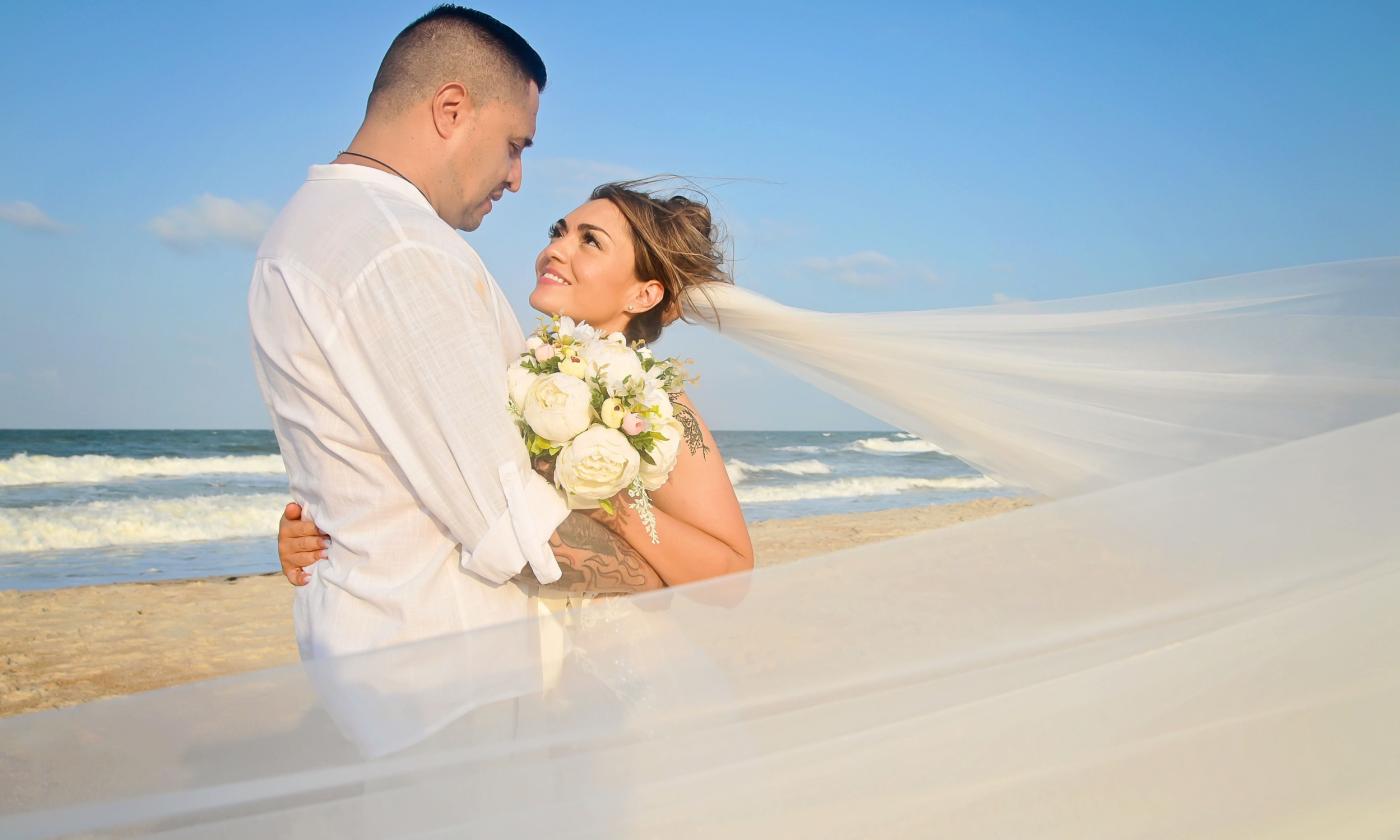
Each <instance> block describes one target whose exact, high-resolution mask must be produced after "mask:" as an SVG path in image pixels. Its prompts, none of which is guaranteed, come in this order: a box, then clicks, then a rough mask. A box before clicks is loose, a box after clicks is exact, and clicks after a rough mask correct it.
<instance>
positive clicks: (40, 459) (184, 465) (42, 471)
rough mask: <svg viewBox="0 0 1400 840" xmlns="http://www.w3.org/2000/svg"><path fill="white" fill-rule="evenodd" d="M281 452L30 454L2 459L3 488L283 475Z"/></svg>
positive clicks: (0, 469)
mask: <svg viewBox="0 0 1400 840" xmlns="http://www.w3.org/2000/svg"><path fill="white" fill-rule="evenodd" d="M285 471H286V470H285V467H284V466H283V464H282V456H280V455H225V456H223V457H218V458H118V457H114V456H112V455H70V456H68V457H57V456H53V455H29V454H27V453H24V452H21V453H19V454H18V455H13V456H11V457H9V458H6V459H5V460H3V461H0V487H17V486H20V485H24V484H100V483H102V482H105V481H117V480H120V479H124V478H156V477H160V476H169V477H174V476H185V475H229V474H239V475H280V474H282V473H284V472H285Z"/></svg>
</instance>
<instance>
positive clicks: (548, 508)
mask: <svg viewBox="0 0 1400 840" xmlns="http://www.w3.org/2000/svg"><path fill="white" fill-rule="evenodd" d="M500 475H501V489H502V490H503V491H504V492H505V497H506V510H505V512H504V513H502V514H501V515H500V517H498V518H497V519H496V521H495V522H493V523H491V526H490V527H489V528H488V529H487V531H486V536H484V537H482V539H481V541H480V542H478V543H477V545H476V548H475V549H474V550H471V551H468V550H467V547H466V546H462V568H463V569H465V570H467V571H468V572H471V573H472V574H474V575H477V576H479V577H481V578H484V579H486V580H489V581H491V582H492V583H505V582H506V581H508V580H510V579H511V578H513V577H515V576H516V575H518V574H520V571H521V570H522V569H524V568H525V566H526V564H529V566H530V569H531V570H532V571H533V572H534V573H535V578H536V579H537V580H538V581H539V582H540V583H553V582H554V581H556V580H558V579H559V578H560V576H561V575H562V574H563V573H562V572H561V571H560V569H559V562H558V561H557V560H555V559H554V552H553V550H551V549H550V547H549V538H550V536H551V535H552V534H553V533H554V530H555V529H556V528H558V527H559V523H560V522H563V521H564V517H566V516H568V515H569V508H568V506H567V505H565V504H564V500H563V499H562V498H561V497H560V495H559V492H558V491H557V490H555V489H554V488H553V487H552V486H550V484H549V482H547V481H545V480H544V478H543V477H542V476H541V475H540V474H539V473H537V472H535V471H534V470H530V469H524V470H522V469H521V467H519V466H518V465H517V464H515V463H513V462H511V463H505V464H502V465H501V468H500Z"/></svg>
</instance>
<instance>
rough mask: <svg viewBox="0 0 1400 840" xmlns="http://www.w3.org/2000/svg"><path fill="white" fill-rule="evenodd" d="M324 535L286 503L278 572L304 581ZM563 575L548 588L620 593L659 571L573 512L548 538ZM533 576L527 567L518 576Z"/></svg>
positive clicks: (656, 581) (653, 585)
mask: <svg viewBox="0 0 1400 840" xmlns="http://www.w3.org/2000/svg"><path fill="white" fill-rule="evenodd" d="M329 544H330V538H329V537H328V536H327V535H326V534H325V533H324V532H322V531H321V530H320V529H318V528H317V527H316V523H315V522H314V521H312V519H311V517H309V516H302V512H301V508H300V506H298V505H296V503H292V504H289V505H288V506H287V508H286V510H285V511H283V513H282V521H281V522H280V523H279V524H278V527H277V554H278V559H279V560H281V562H282V573H283V574H285V575H286V576H287V580H289V581H291V583H292V584H293V585H294V586H303V585H305V584H306V582H307V581H308V580H309V577H308V576H307V572H306V568H305V567H306V566H309V565H311V564H312V563H315V562H316V561H317V560H320V559H321V558H323V557H325V556H326V553H325V548H326V547H327V546H329ZM549 545H550V548H552V549H553V550H554V557H555V559H556V560H558V561H559V568H560V570H561V571H562V572H563V573H564V575H563V577H562V578H560V579H559V580H558V581H556V582H554V583H551V584H549V586H550V588H551V589H557V590H565V591H569V592H591V593H598V594H603V593H609V594H614V593H621V592H643V591H645V590H648V589H660V588H661V587H662V586H664V585H665V584H664V583H662V580H661V577H660V575H658V574H657V573H656V570H655V569H653V568H652V567H651V564H649V563H648V562H647V561H646V559H645V558H644V557H643V556H642V555H641V554H640V553H638V551H637V550H636V549H634V548H633V547H632V546H631V545H629V544H628V542H627V540H626V539H625V538H624V537H622V536H620V535H618V534H616V533H614V532H612V531H610V530H608V529H607V528H606V527H604V526H603V525H602V524H601V523H599V522H597V521H595V520H593V519H591V518H589V517H588V516H587V515H586V514H583V513H579V512H578V511H574V512H573V513H570V514H569V516H568V517H567V518H565V520H564V521H563V522H561V523H559V528H558V529H557V530H555V532H554V536H552V537H550V540H549ZM520 576H521V577H522V578H524V579H526V580H531V581H533V580H534V575H533V573H532V572H531V571H530V567H529V566H526V567H525V570H524V571H523V572H522V573H521V575H520Z"/></svg>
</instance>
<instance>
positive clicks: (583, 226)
mask: <svg viewBox="0 0 1400 840" xmlns="http://www.w3.org/2000/svg"><path fill="white" fill-rule="evenodd" d="M578 229H579V230H596V231H598V232H599V233H601V234H603V235H604V236H606V237H607V238H609V239H612V234H611V233H608V232H607V231H606V230H605V229H603V228H600V227H598V226H597V225H590V224H588V223H587V222H584V223H583V224H580V225H579V226H578Z"/></svg>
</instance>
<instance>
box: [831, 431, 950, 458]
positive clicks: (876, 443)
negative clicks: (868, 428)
mask: <svg viewBox="0 0 1400 840" xmlns="http://www.w3.org/2000/svg"><path fill="white" fill-rule="evenodd" d="M846 448H847V449H854V450H857V451H860V452H885V453H895V454H899V455H910V454H915V453H921V452H937V453H939V454H942V455H947V454H948V453H947V452H946V451H945V450H944V449H943V448H942V447H940V446H939V445H938V444H936V443H929V442H928V441H926V440H920V439H919V438H917V437H914V436H912V435H910V436H908V437H905V436H903V435H901V436H900V437H898V438H883V437H876V438H864V439H862V440H858V441H856V442H855V443H853V444H850V445H849V446H848V447H846Z"/></svg>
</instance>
